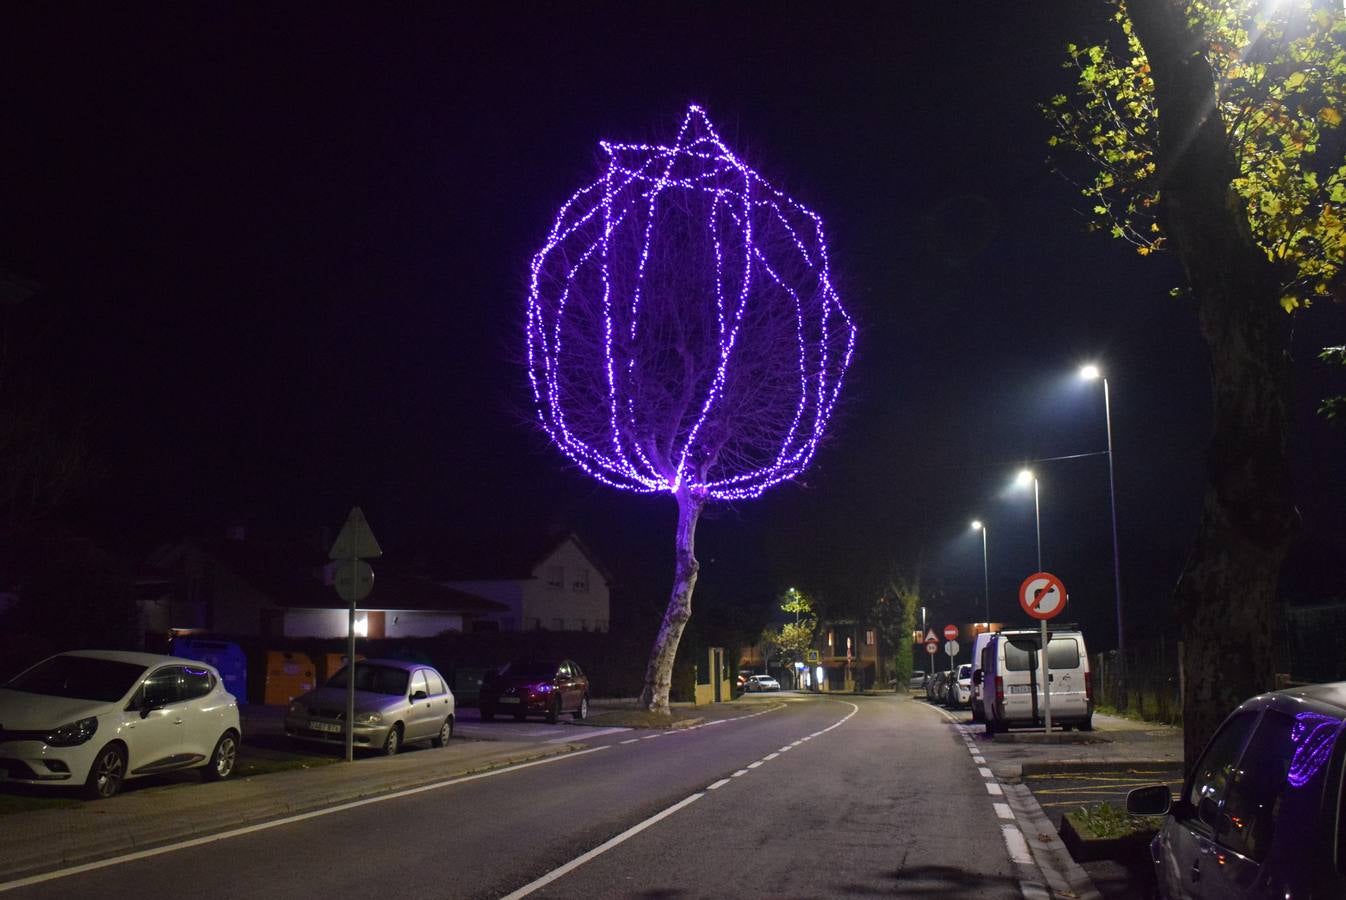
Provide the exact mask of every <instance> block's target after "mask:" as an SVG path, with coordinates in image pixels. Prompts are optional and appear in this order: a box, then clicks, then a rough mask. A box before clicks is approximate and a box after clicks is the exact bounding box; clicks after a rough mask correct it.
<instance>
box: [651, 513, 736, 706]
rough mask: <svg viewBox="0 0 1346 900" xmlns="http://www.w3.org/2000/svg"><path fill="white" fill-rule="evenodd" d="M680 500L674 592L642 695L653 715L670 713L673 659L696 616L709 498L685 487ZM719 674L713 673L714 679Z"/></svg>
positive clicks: (653, 653) (655, 645)
mask: <svg viewBox="0 0 1346 900" xmlns="http://www.w3.org/2000/svg"><path fill="white" fill-rule="evenodd" d="M676 497H677V501H678V533H677V537H676V541H675V545H674V563H673V593H672V595H671V596H670V597H669V598H668V608H667V609H665V610H664V620H663V622H662V623H660V625H659V634H658V635H656V636H655V638H654V647H653V649H651V650H650V662H649V665H648V666H646V667H645V689H644V690H643V691H641V693H640V707H641V708H642V709H646V710H649V711H650V712H655V713H663V714H665V715H667V714H668V711H669V709H668V691H669V688H670V687H671V686H672V684H673V660H674V659H675V658H676V657H677V655H678V643H679V642H680V641H681V640H682V630H683V629H684V628H685V627H687V620H688V619H690V618H691V617H692V590H693V589H694V588H695V587H696V573H697V570H698V569H699V568H700V566H699V565H698V564H697V561H696V522H697V519H698V518H700V516H701V508H702V506H704V505H705V498H703V497H700V496H696V495H694V494H692V493H691V491H689V490H687V489H686V488H683V489H681V490H679V491H678V493H677V494H676ZM718 674H719V673H716V672H712V673H711V677H712V678H714V677H717V676H718Z"/></svg>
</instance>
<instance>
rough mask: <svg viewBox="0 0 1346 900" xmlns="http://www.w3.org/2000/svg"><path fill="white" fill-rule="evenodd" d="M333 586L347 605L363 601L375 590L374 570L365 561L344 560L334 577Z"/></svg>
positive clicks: (338, 566)
mask: <svg viewBox="0 0 1346 900" xmlns="http://www.w3.org/2000/svg"><path fill="white" fill-rule="evenodd" d="M332 586H333V587H335V588H336V592H337V596H338V597H340V598H341V599H342V600H345V601H346V602H347V603H355V602H356V601H359V600H363V599H364V598H366V597H368V596H369V592H370V591H372V590H373V589H374V570H373V569H371V568H370V567H369V563H367V562H365V561H364V560H363V559H344V560H342V561H341V562H340V564H338V565H337V569H336V573H335V574H334V575H333V576H332Z"/></svg>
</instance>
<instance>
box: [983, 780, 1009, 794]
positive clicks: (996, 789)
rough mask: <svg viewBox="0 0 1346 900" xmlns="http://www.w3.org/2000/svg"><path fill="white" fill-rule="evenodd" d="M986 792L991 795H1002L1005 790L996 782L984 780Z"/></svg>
mask: <svg viewBox="0 0 1346 900" xmlns="http://www.w3.org/2000/svg"><path fill="white" fill-rule="evenodd" d="M986 793H988V794H990V795H991V796H992V797H1000V796H1003V795H1004V793H1005V792H1004V791H1002V790H1001V789H1000V785H999V784H997V783H996V782H994V781H988V782H986Z"/></svg>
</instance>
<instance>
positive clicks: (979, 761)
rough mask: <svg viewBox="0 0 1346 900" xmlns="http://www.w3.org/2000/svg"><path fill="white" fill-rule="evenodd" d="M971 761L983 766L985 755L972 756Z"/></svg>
mask: <svg viewBox="0 0 1346 900" xmlns="http://www.w3.org/2000/svg"><path fill="white" fill-rule="evenodd" d="M972 761H973V762H974V763H976V764H977V765H979V766H984V765H986V757H984V756H974V757H972Z"/></svg>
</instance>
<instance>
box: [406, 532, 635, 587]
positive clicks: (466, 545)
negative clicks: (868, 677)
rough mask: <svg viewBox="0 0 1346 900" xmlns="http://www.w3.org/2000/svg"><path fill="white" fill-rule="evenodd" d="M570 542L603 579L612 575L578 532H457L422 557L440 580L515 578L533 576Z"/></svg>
mask: <svg viewBox="0 0 1346 900" xmlns="http://www.w3.org/2000/svg"><path fill="white" fill-rule="evenodd" d="M566 541H572V542H573V543H574V544H575V546H576V547H578V548H579V550H580V552H581V553H583V554H584V556H585V557H586V558H587V559H588V560H589V562H590V563H591V564H592V565H593V567H594V569H595V570H596V571H597V572H598V574H599V575H601V576H602V578H603V580H604V581H606V582H608V583H609V584H611V583H612V582H613V578H612V575H611V574H610V573H609V572H608V570H607V568H606V567H604V566H603V564H602V563H601V562H600V561H599V560H598V559H597V558H596V557H595V556H594V554H593V551H591V550H590V549H589V548H588V547H587V546H586V545H585V544H584V542H583V541H582V540H580V538H579V536H578V535H576V534H575V533H574V532H568V531H556V530H541V529H539V530H528V529H526V528H521V529H516V530H512V531H497V532H475V533H465V534H455V535H453V536H452V537H449V538H444V539H441V540H439V541H437V542H436V543H435V544H434V545H433V548H432V549H427V550H423V551H421V552H420V553H419V554H418V556H419V557H420V558H421V559H422V560H423V561H424V563H425V571H426V573H427V574H428V575H429V577H430V578H432V579H434V580H436V581H515V580H521V579H526V578H532V577H533V572H534V570H535V569H536V568H537V567H538V565H540V564H541V563H542V561H543V560H545V559H546V558H547V557H548V556H550V555H551V554H552V553H553V552H555V551H556V549H557V548H558V547H560V546H561V545H562V544H564V543H565V542H566Z"/></svg>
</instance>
